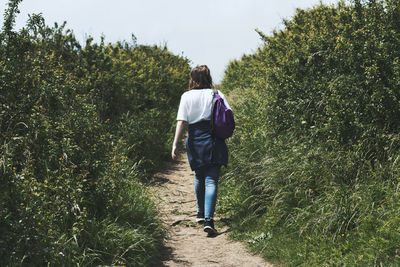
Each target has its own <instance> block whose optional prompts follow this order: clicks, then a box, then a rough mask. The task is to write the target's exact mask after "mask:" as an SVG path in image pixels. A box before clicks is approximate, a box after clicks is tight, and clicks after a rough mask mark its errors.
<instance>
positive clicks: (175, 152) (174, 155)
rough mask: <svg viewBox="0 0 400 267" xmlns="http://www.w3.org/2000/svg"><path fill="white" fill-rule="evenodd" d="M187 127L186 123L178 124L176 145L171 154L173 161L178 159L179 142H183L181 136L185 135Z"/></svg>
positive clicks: (174, 144)
mask: <svg viewBox="0 0 400 267" xmlns="http://www.w3.org/2000/svg"><path fill="white" fill-rule="evenodd" d="M186 125H187V122H186V121H178V122H177V124H176V130H175V138H174V143H173V145H172V152H171V157H172V159H173V160H177V159H178V142H179V140H181V136H182V134H183V130H184V129H185V126H186Z"/></svg>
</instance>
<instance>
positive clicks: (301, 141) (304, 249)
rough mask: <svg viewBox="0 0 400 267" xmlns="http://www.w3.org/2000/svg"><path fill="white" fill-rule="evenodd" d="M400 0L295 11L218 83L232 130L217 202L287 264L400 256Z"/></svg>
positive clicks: (383, 260)
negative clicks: (227, 101) (226, 96)
mask: <svg viewBox="0 0 400 267" xmlns="http://www.w3.org/2000/svg"><path fill="white" fill-rule="evenodd" d="M399 11H400V2H398V1H345V2H340V3H338V4H337V5H336V6H323V5H321V6H317V7H315V8H313V9H309V10H298V11H297V13H296V14H295V15H294V16H293V17H292V18H291V19H289V20H285V21H284V25H285V27H284V29H283V30H280V31H276V32H274V33H273V34H272V35H271V36H267V35H265V34H263V33H261V32H260V37H261V38H262V39H263V40H264V42H265V44H264V45H263V46H262V47H260V48H259V49H258V51H257V52H256V53H254V54H252V55H245V56H243V57H242V58H241V59H240V60H235V61H232V62H231V63H230V64H229V66H228V68H227V70H226V72H225V78H224V80H223V82H222V85H221V87H222V90H224V91H226V92H230V96H231V98H232V100H233V101H232V102H233V106H234V110H235V116H236V120H237V130H236V132H235V135H234V137H233V138H232V139H231V140H230V142H229V147H230V150H231V153H230V157H231V167H230V169H229V170H228V172H227V173H226V174H225V176H224V177H223V179H222V182H221V184H222V186H221V192H222V193H221V197H220V198H219V200H220V201H219V204H220V205H221V209H220V213H222V214H226V215H228V216H230V217H232V219H233V228H234V229H235V231H234V234H233V237H236V238H238V239H240V240H243V241H245V242H246V243H247V244H248V245H249V246H250V247H251V248H252V249H254V250H255V251H258V252H260V253H261V254H263V255H264V256H265V257H266V258H268V259H272V260H275V261H277V262H281V263H283V264H284V265H288V266H292V265H302V266H310V265H311V266H321V265H322V266H324V265H349V266H354V265H359V266H374V265H385V266H396V265H398V264H399V257H400V255H399V249H398V248H399V245H400V234H399V233H400V232H399V224H398V220H399V219H398V218H399V192H398V188H399V185H400V183H399V182H400V181H399V156H400V154H399V145H400V142H399V140H400V139H399V130H400V122H399V120H398V118H399V113H400V94H399V90H398V88H399V77H400V72H399V70H400V68H399V58H400V46H399V44H400V42H399V41H400V32H399V27H398V26H399V14H400V12H399Z"/></svg>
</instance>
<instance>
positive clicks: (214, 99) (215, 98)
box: [211, 89, 218, 136]
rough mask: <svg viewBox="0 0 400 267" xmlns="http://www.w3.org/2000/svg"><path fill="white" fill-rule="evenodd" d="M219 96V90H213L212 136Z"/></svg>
mask: <svg viewBox="0 0 400 267" xmlns="http://www.w3.org/2000/svg"><path fill="white" fill-rule="evenodd" d="M215 95H218V90H215V89H214V90H213V100H212V106H211V134H212V135H213V136H214V134H213V130H214V113H215V108H216V106H217V105H216V102H217V101H218V98H217V97H216V96H215Z"/></svg>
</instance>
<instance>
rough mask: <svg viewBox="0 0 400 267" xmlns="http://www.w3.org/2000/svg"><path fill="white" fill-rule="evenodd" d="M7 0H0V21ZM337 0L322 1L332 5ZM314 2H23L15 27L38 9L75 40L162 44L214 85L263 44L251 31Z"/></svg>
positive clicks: (266, 28) (268, 28) (275, 24)
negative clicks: (204, 70)
mask: <svg viewBox="0 0 400 267" xmlns="http://www.w3.org/2000/svg"><path fill="white" fill-rule="evenodd" d="M7 2H8V1H7V0H1V1H0V3H1V4H0V8H1V10H0V15H1V23H3V14H4V9H5V8H6V3H7ZM336 2H337V0H322V3H325V4H333V3H336ZM319 3H320V1H319V0H274V1H273V0H202V1H200V0H197V1H195V0H169V1H166V0H114V1H110V0H108V1H106V0H24V1H23V2H22V3H21V4H20V6H19V7H20V11H21V13H20V14H19V15H18V17H17V20H16V28H17V29H20V28H21V27H23V26H24V25H25V23H26V20H27V19H28V14H32V13H42V14H43V17H44V18H45V20H46V23H47V24H48V25H54V22H58V23H59V24H61V23H62V22H64V21H67V28H68V29H72V30H73V32H74V33H75V35H76V37H77V39H78V40H79V41H80V42H81V44H83V43H84V40H85V39H86V37H87V36H89V35H90V36H93V37H94V39H95V40H96V41H98V40H99V39H100V36H101V35H104V36H105V40H106V42H116V41H122V40H127V41H130V40H131V35H132V33H133V34H134V35H135V36H136V37H137V42H138V44H147V45H154V44H157V45H164V44H166V45H167V47H168V49H169V50H170V51H172V52H173V53H174V54H179V55H183V56H185V57H187V58H188V59H189V60H190V61H191V65H192V66H196V65H202V64H206V65H208V66H209V68H210V69H211V74H212V76H213V79H214V82H215V83H219V82H220V81H221V80H222V78H223V74H224V70H225V68H226V66H227V65H228V63H229V62H230V61H231V60H233V59H238V58H240V57H241V56H242V55H243V54H249V53H252V52H254V51H256V49H257V47H259V46H260V45H261V44H262V42H261V40H260V38H259V35H258V34H257V33H256V32H255V29H259V30H261V31H262V32H264V33H265V34H267V35H269V34H271V33H272V31H273V30H274V29H281V28H282V19H290V17H291V16H293V15H294V14H295V10H296V8H311V7H313V6H315V5H317V4H319Z"/></svg>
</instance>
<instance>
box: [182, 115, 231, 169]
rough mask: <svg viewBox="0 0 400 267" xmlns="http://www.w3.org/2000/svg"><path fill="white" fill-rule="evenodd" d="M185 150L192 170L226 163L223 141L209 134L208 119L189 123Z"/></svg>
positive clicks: (226, 156) (226, 157)
mask: <svg viewBox="0 0 400 267" xmlns="http://www.w3.org/2000/svg"><path fill="white" fill-rule="evenodd" d="M186 150H187V154H188V159H189V164H190V168H191V169H192V170H196V169H198V168H200V167H204V166H209V165H224V166H227V164H228V149H227V147H226V144H225V141H224V140H223V139H220V138H218V137H215V136H213V135H212V134H211V122H210V121H200V122H197V123H194V124H189V129H188V138H187V139H186Z"/></svg>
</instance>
